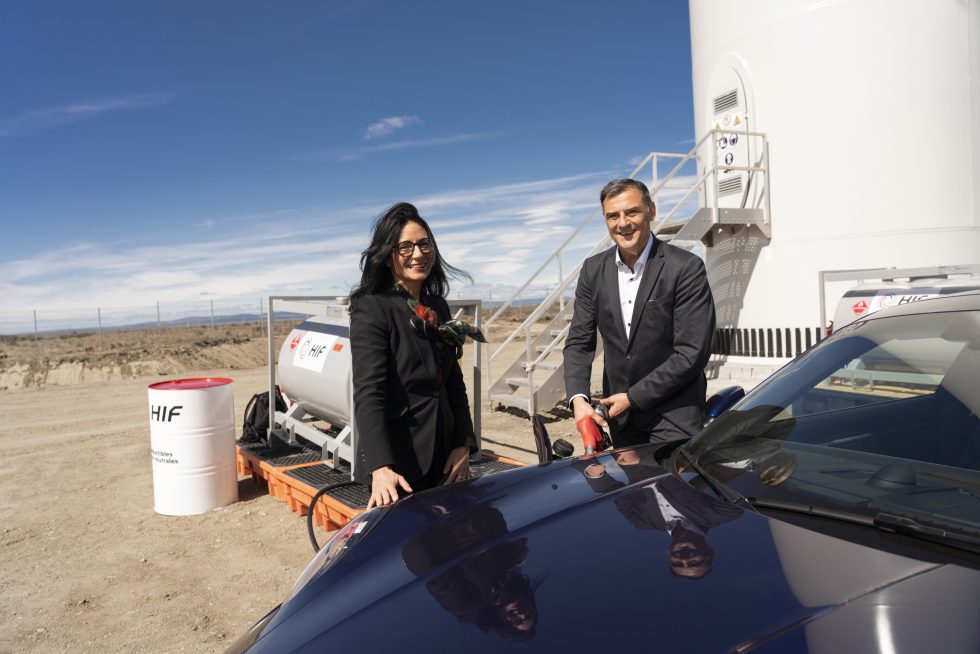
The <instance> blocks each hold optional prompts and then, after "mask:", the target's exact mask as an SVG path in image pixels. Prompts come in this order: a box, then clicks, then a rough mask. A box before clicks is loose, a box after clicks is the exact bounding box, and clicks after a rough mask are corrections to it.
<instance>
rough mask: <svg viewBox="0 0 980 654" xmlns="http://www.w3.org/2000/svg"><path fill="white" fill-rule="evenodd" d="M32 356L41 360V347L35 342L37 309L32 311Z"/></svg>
mask: <svg viewBox="0 0 980 654" xmlns="http://www.w3.org/2000/svg"><path fill="white" fill-rule="evenodd" d="M34 356H36V357H37V359H38V361H40V360H41V345H40V344H39V343H38V341H37V309H34Z"/></svg>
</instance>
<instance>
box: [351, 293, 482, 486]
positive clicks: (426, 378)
mask: <svg viewBox="0 0 980 654" xmlns="http://www.w3.org/2000/svg"><path fill="white" fill-rule="evenodd" d="M422 299H423V303H424V304H426V306H429V307H431V308H432V309H434V310H435V311H436V313H437V314H438V316H439V320H440V321H445V320H448V319H449V318H450V314H449V305H448V304H446V301H445V300H444V299H443V298H440V297H435V298H427V297H423V298H422ZM412 315H413V314H412V310H411V309H409V307H408V304H407V303H406V301H405V296H404V295H402V294H401V293H399V292H397V291H389V292H384V293H378V294H369V295H364V296H361V297H360V298H359V299H358V300H357V301H356V302H355V303H354V308H353V310H352V311H351V318H350V342H351V367H352V374H353V382H354V421H355V424H356V427H357V444H356V447H357V451H356V453H355V457H356V459H357V460H356V462H355V466H354V479H355V481H357V482H359V483H363V484H369V483H370V479H371V472H372V471H373V470H376V469H377V468H380V467H382V466H386V465H390V466H391V467H392V468H394V470H395V471H396V472H398V473H399V474H401V475H402V476H404V477H405V478H406V479H407V480H408V481H409V482H411V481H412V480H417V479H421V478H422V477H423V476H424V475H426V474H428V472H429V470H430V468H431V467H432V466H433V465H438V466H443V465H444V464H445V460H446V459H445V457H446V456H447V455H448V454H449V451H450V450H451V449H453V448H456V447H462V446H464V445H465V446H468V447H469V448H470V451H471V452H473V451H476V449H477V444H476V437H475V435H474V433H473V419H472V417H471V416H470V407H469V402H468V401H467V398H466V386H465V385H464V384H463V373H462V370H460V367H459V362H458V361H457V360H456V359H455V355H454V354H453V353H452V349H451V348H449V349H447V354H446V355H445V357H443V359H444V360H443V365H444V366H445V367H444V373H443V375H442V377H443V379H444V383H443V384H442V385H441V386H440V385H439V383H438V373H437V365H438V361H437V357H436V354H435V348H434V347H433V345H432V343H431V342H430V341H429V340H428V339H427V338H425V337H423V336H421V335H420V334H419V333H418V332H417V331H416V330H415V328H414V327H413V326H412V325H411V324H410V321H411V318H412ZM440 394H444V395H445V397H444V400H445V401H447V404H446V406H448V407H449V410H450V413H451V416H452V420H451V421H449V422H451V423H452V425H453V426H452V429H451V432H450V433H445V434H444V437H445V440H444V442H443V443H442V448H441V450H442V452H441V458H440V460H438V461H433V458H434V456H435V452H436V435H437V434H438V433H439V432H440V430H439V429H438V421H439V403H440Z"/></svg>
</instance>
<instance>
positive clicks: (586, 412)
mask: <svg viewBox="0 0 980 654" xmlns="http://www.w3.org/2000/svg"><path fill="white" fill-rule="evenodd" d="M572 412H573V413H574V414H575V422H578V421H579V420H581V419H582V418H586V417H589V418H592V419H593V420H595V421H596V423H597V424H598V425H600V426H602V427H605V426H606V421H605V420H603V419H602V416H600V415H599V414H598V413H596V412H595V409H593V408H592V405H591V404H589V401H588V400H586V399H585V398H584V397H582V396H579V397H576V398H575V399H574V400H572Z"/></svg>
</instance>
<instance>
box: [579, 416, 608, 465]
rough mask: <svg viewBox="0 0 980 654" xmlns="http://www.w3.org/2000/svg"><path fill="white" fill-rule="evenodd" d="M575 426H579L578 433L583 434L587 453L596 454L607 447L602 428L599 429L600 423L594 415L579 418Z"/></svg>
mask: <svg viewBox="0 0 980 654" xmlns="http://www.w3.org/2000/svg"><path fill="white" fill-rule="evenodd" d="M575 426H576V427H577V428H578V433H580V434H582V444H583V445H584V446H585V453H586V455H588V454H595V453H596V452H601V451H602V450H603V449H605V447H604V446H605V443H604V442H603V440H604V439H603V434H602V430H601V429H599V425H598V424H596V421H595V420H593V419H592V416H585V417H584V418H582V419H581V420H577V421H576V422H575Z"/></svg>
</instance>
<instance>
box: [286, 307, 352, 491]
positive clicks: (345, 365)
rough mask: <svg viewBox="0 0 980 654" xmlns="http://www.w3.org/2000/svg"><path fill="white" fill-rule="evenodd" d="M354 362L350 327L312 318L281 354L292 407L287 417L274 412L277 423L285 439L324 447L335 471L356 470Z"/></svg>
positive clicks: (334, 320) (296, 331)
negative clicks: (352, 363) (284, 434)
mask: <svg viewBox="0 0 980 654" xmlns="http://www.w3.org/2000/svg"><path fill="white" fill-rule="evenodd" d="M344 313H346V311H345V312H344ZM350 364H351V357H350V327H349V326H348V325H347V324H342V323H340V322H339V321H338V320H337V318H336V317H324V316H311V317H309V318H307V319H306V320H305V321H303V322H302V323H300V324H299V325H297V326H296V327H295V328H294V329H293V330H292V331H291V332H290V333H289V336H288V337H287V338H286V340H285V341H284V342H283V344H282V347H281V348H280V350H279V363H278V377H279V384H280V388H281V389H282V392H283V394H284V395H285V396H286V397H287V398H288V399H289V401H290V402H291V405H290V407H289V409H288V410H287V411H286V412H285V413H282V412H276V423H277V424H279V425H280V426H281V427H282V429H284V430H285V431H286V439H287V440H289V441H291V442H296V436H302V437H303V438H305V439H306V440H308V441H310V442H312V443H314V444H316V445H318V446H319V447H321V448H322V452H323V460H324V461H326V462H327V463H329V464H330V465H332V466H333V467H334V468H338V467H349V468H350V469H351V470H352V471H353V463H354V443H355V440H354V434H353V422H354V421H353V397H352V391H351V388H352V385H351V365H350Z"/></svg>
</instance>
